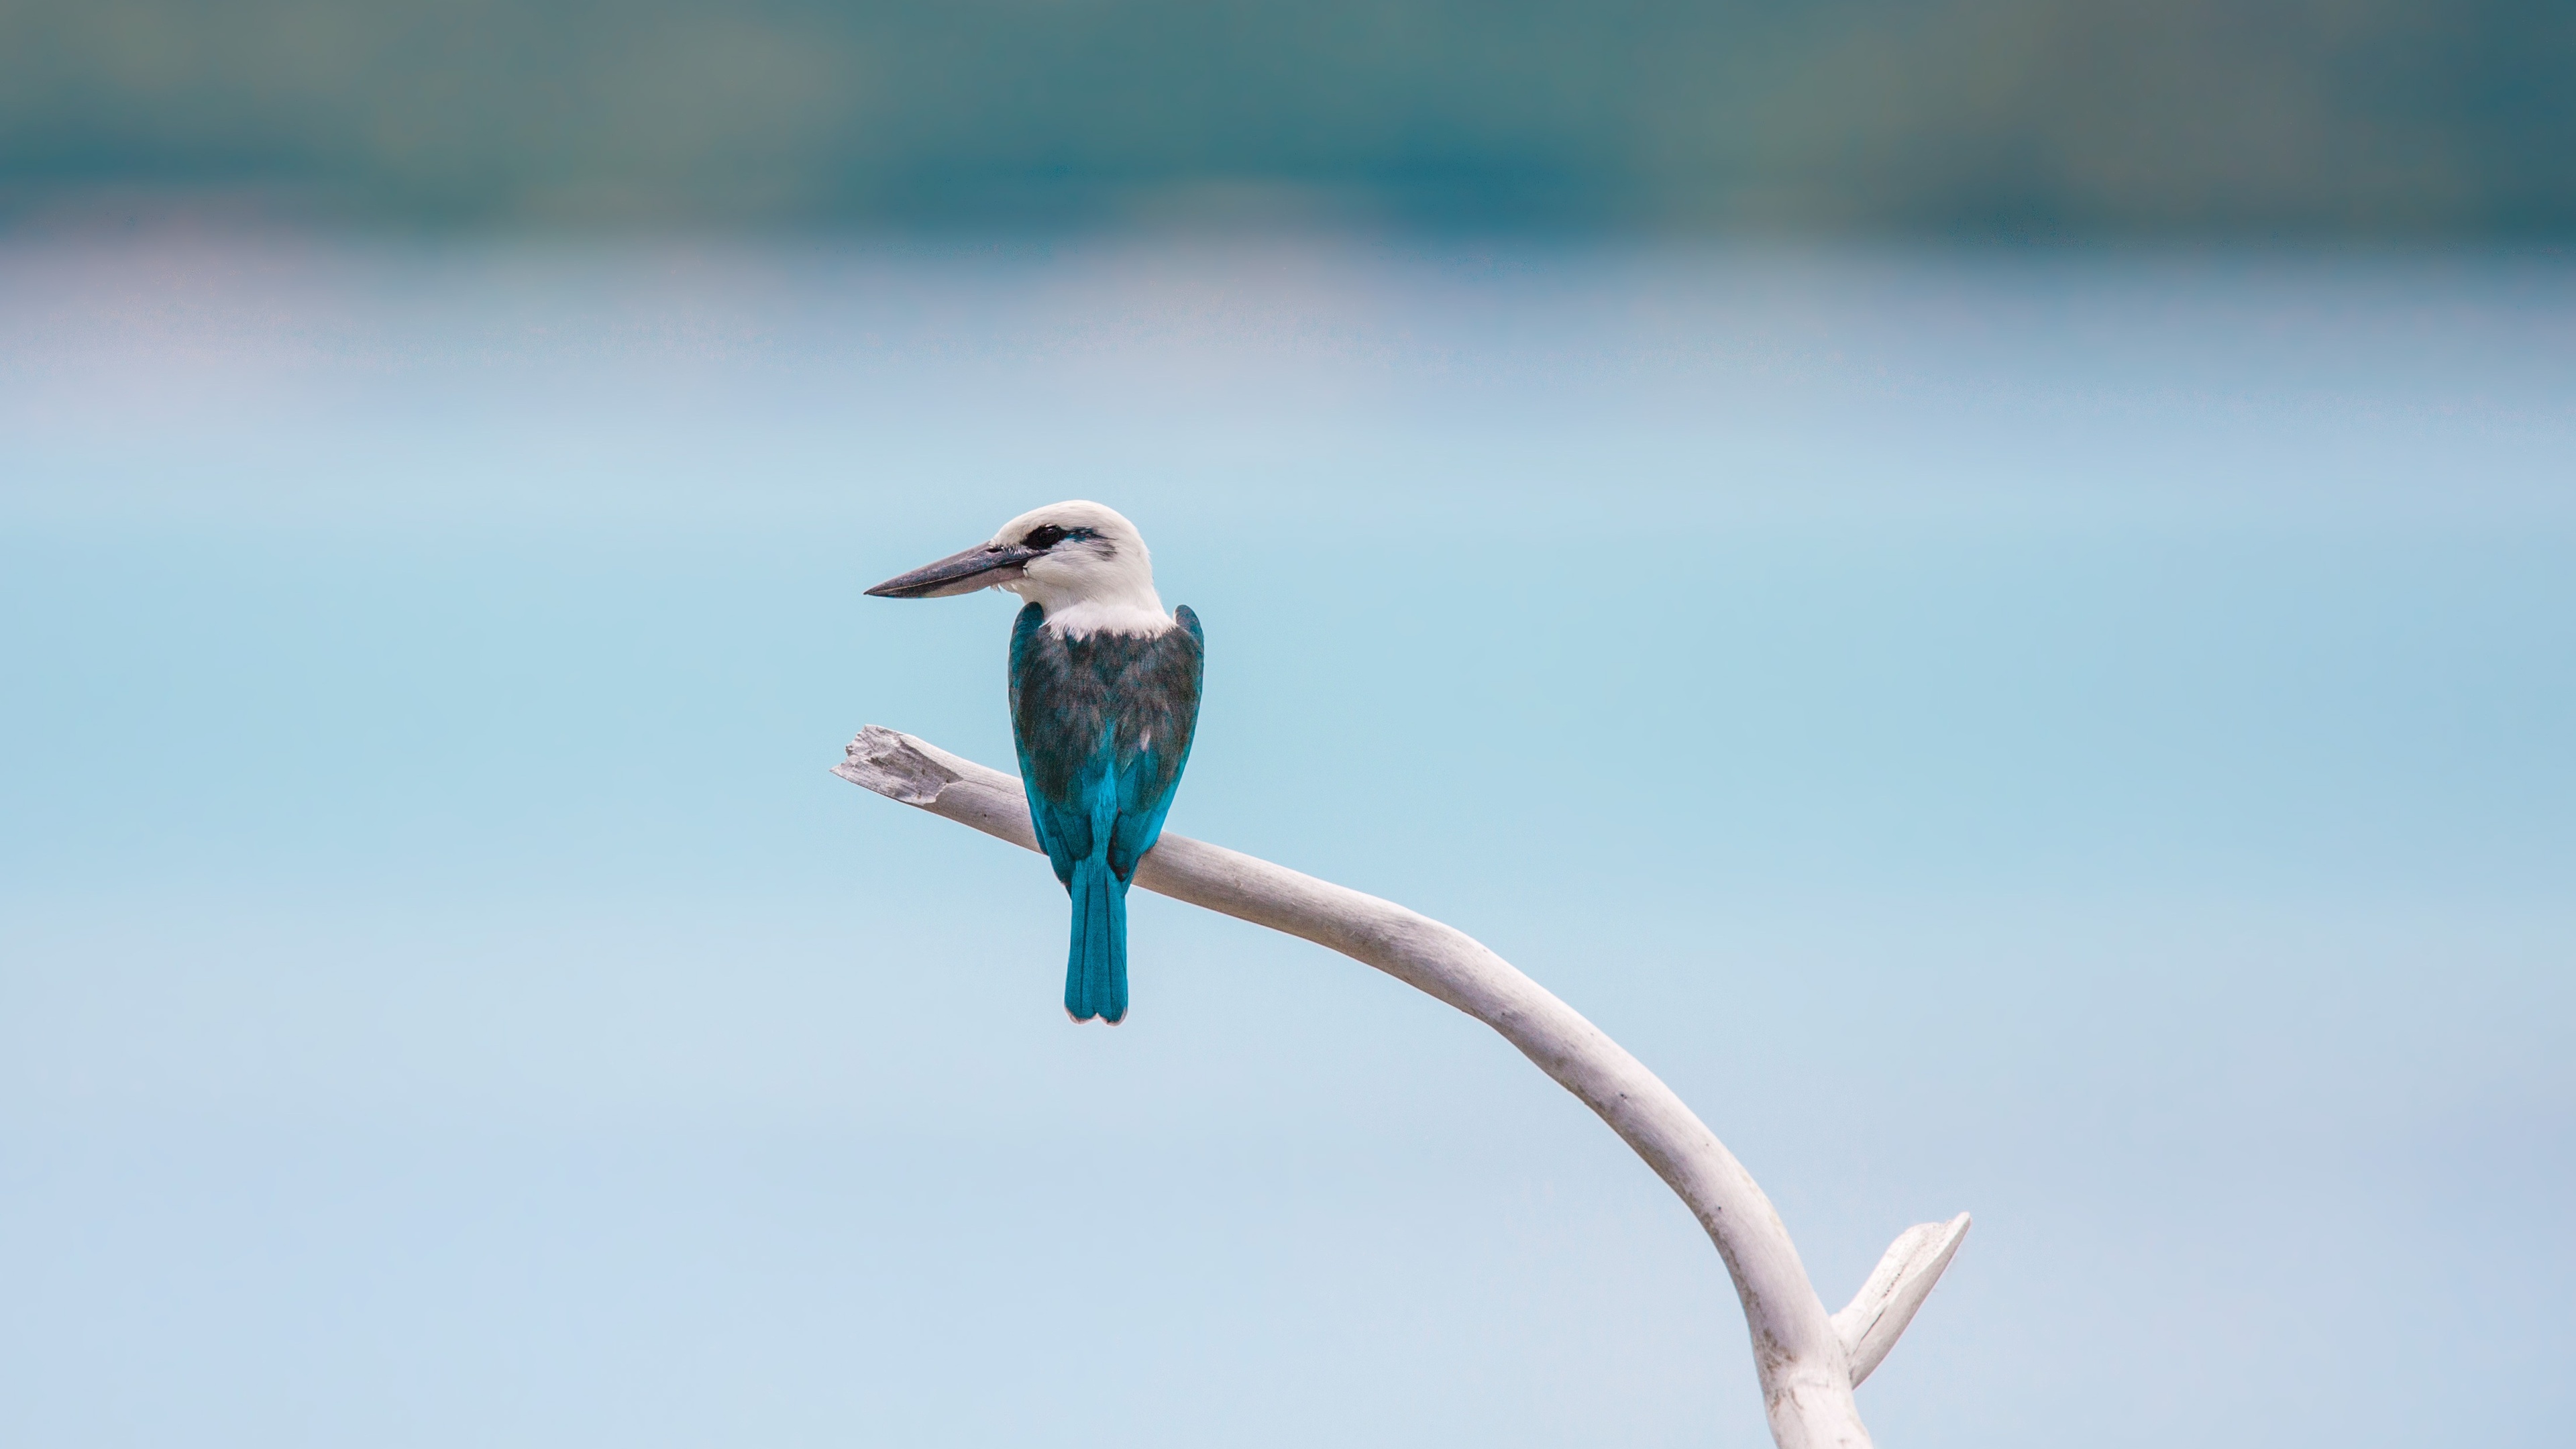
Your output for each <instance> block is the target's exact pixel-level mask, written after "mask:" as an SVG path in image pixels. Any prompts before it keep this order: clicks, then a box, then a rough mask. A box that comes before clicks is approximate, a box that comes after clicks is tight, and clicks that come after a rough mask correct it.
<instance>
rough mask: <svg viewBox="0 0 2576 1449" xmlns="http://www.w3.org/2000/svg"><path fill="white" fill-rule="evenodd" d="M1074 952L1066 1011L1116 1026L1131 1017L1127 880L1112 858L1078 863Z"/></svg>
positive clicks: (1066, 979)
mask: <svg viewBox="0 0 2576 1449" xmlns="http://www.w3.org/2000/svg"><path fill="white" fill-rule="evenodd" d="M1069 889H1070V890H1071V891H1072V893H1073V952H1072V954H1071V955H1070V956H1069V957H1067V958H1066V960H1065V964H1064V1009H1065V1011H1066V1012H1067V1013H1069V1014H1070V1015H1071V1016H1072V1017H1073V1019H1074V1020H1076V1021H1089V1020H1091V1019H1092V1018H1093V1017H1095V1016H1096V1017H1099V1018H1100V1019H1101V1020H1102V1021H1105V1022H1109V1023H1111V1024H1112V1025H1115V1024H1117V1023H1118V1022H1119V1021H1121V1020H1124V1019H1125V1017H1126V1015H1127V882H1125V881H1123V880H1120V879H1119V878H1118V876H1117V874H1116V873H1115V872H1113V871H1111V870H1110V869H1109V861H1108V859H1107V858H1106V857H1095V858H1093V859H1090V860H1078V861H1075V862H1074V865H1073V884H1072V885H1071V887H1069Z"/></svg>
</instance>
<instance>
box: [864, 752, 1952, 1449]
mask: <svg viewBox="0 0 2576 1449" xmlns="http://www.w3.org/2000/svg"><path fill="white" fill-rule="evenodd" d="M833 773H835V774H838V775H840V776H841V777H842V778H843V779H846V780H849V781H851V782H852V783H854V784H859V785H864V786H866V787H867V788H868V789H870V790H873V791H875V792H876V793H878V794H880V795H883V796H886V797H887V798H889V799H893V800H900V801H902V802H903V803H904V804H906V805H914V806H918V807H920V808H921V809H924V810H927V811H929V812H930V813H932V814H934V815H940V816H944V817H946V818H948V819H950V820H954V821H957V822H958V823H960V824H963V825H971V826H973V827H975V828H976V829H978V830H981V831H983V832H984V833H986V834H988V835H994V836H999V837H1000V838H1002V839H1004V840H1007V841H1009V842H1011V843H1012V844H1014V845H1017V846H1019V847H1021V848H1022V849H1025V850H1036V849H1037V848H1038V843H1037V836H1036V834H1035V832H1034V831H1032V830H1031V829H1030V826H1029V810H1028V801H1027V798H1026V797H1025V795H1023V793H1022V792H1021V789H1020V782H1019V779H1018V777H1016V776H1013V775H1006V774H1003V773H1002V772H1001V771H999V770H993V769H988V768H986V767H985V766H982V765H979V764H976V763H975V762H974V761H972V760H965V759H960V758H958V757H957V756H955V755H952V754H949V753H948V752H947V751H945V750H942V749H940V748H938V747H937V746H935V745H932V744H929V743H927V742H925V741H922V740H917V739H914V738H913V737H912V736H910V735H906V734H901V733H898V732H897V731H894V730H890V729H885V728H883V727H881V726H878V725H870V726H868V727H867V728H866V729H864V730H862V731H860V733H859V737H858V738H857V739H855V740H853V741H851V743H850V747H849V752H848V758H846V759H845V760H844V761H843V762H842V763H841V764H839V765H836V766H834V767H833ZM1136 884H1138V885H1140V886H1143V887H1144V888H1145V889H1147V890H1149V891H1153V892H1155V893H1157V894H1160V895H1166V896H1170V897H1172V898H1173V899H1175V900H1181V901H1187V902H1189V903H1190V904H1192V905H1197V906H1204V907H1206V908H1207V909H1209V910H1212V911H1220V912H1223V913H1224V914H1226V915H1229V916H1234V917H1237V918H1239V919H1242V920H1246V921H1251V922H1253V923H1254V924H1256V925H1262V926H1268V927H1270V928H1271V929H1272V930H1276V931H1285V932H1287V933H1288V934H1289V935H1292V936H1301V937H1304V938H1305V939H1306V940H1309V941H1313V942H1315V943H1316V944H1318V945H1321V946H1328V947H1330V948H1332V949H1333V950H1335V951H1339V952H1341V953H1342V954H1343V955H1345V956H1349V957H1351V958H1352V959H1353V960H1356V961H1360V962H1364V963H1366V964H1367V965H1370V966H1374V967H1376V968H1377V969H1378V970H1380V971H1383V972H1385V973H1387V974H1388V975H1390V976H1393V977H1395V978H1396V979H1397V980H1399V981H1402V982H1404V983H1405V984H1407V985H1409V986H1413V987H1415V988H1417V989H1419V990H1422V991H1425V992H1428V993H1430V994H1431V995H1433V996H1436V997H1438V998H1439V999H1441V1000H1442V1001H1445V1002H1447V1003H1449V1004H1450V1005H1451V1006H1454V1007H1456V1008H1458V1009H1459V1010H1460V1011H1463V1012H1465V1013H1467V1014H1468V1015H1469V1016H1472V1017H1474V1018H1476V1019H1477V1020H1478V1021H1481V1022H1483V1023H1485V1024H1486V1025H1487V1026H1490V1027H1492V1028H1493V1029H1494V1030H1495V1031H1497V1032H1500V1033H1502V1035H1503V1038H1504V1040H1506V1041H1509V1042H1510V1043H1511V1044H1512V1045H1513V1046H1515V1047H1518V1048H1520V1050H1521V1052H1522V1054H1523V1055H1525V1056H1527V1057H1528V1058H1529V1059H1530V1060H1531V1061H1532V1062H1535V1063H1537V1064H1538V1067H1539V1070H1541V1071H1543V1072H1546V1073H1547V1074H1548V1075H1549V1076H1551V1077H1554V1078H1555V1079H1556V1080H1557V1082H1558V1083H1559V1084H1560V1085H1562V1086H1563V1087H1564V1088H1565V1089H1566V1090H1567V1091H1570V1092H1572V1093H1573V1094H1574V1095H1575V1096H1577V1097H1579V1098H1581V1099H1582V1100H1583V1103H1584V1105H1586V1106H1588V1107H1590V1108H1591V1109H1592V1110H1593V1111H1594V1112H1597V1113H1599V1114H1600V1116H1601V1120H1602V1121H1604V1122H1607V1123H1608V1124H1610V1129H1611V1130H1612V1131H1614V1132H1616V1133H1618V1134H1619V1136H1620V1137H1621V1138H1622V1139H1623V1140H1624V1141H1626V1142H1627V1144H1628V1145H1629V1146H1630V1147H1632V1148H1634V1149H1635V1150H1636V1153H1637V1155H1638V1156H1640V1157H1642V1158H1644V1159H1645V1160H1646V1165H1647V1166H1649V1167H1651V1168H1653V1169H1654V1171H1655V1175H1656V1176H1658V1177H1661V1178H1662V1179H1663V1180H1664V1181H1665V1183H1666V1184H1668V1185H1669V1186H1671V1188H1672V1190H1673V1191H1674V1192H1675V1193H1677V1194H1679V1195H1680V1197H1681V1200H1682V1201H1683V1202H1684V1203H1686V1204H1688V1205H1689V1207H1690V1210H1691V1212H1692V1214H1693V1215H1695V1216H1696V1217H1698V1219H1699V1221H1700V1225H1701V1226H1702V1227H1704V1228H1705V1229H1707V1231H1708V1235H1709V1239H1710V1241H1712V1242H1714V1243H1715V1244H1716V1245H1717V1252H1718V1256H1719V1257H1720V1258H1722V1259H1723V1260H1725V1263H1726V1270H1727V1272H1728V1274H1729V1275H1730V1276H1732V1277H1733V1278H1734V1280H1735V1291H1736V1296H1737V1297H1738V1298H1739V1299H1740V1300H1742V1302H1743V1305H1744V1318H1745V1323H1746V1325H1747V1326H1748V1327H1749V1329H1750V1330H1751V1333H1752V1338H1753V1361H1754V1366H1755V1368H1756V1370H1757V1371H1758V1372H1759V1373H1760V1375H1761V1380H1762V1396H1763V1404H1764V1408H1765V1410H1766V1412H1767V1413H1768V1415H1769V1417H1770V1421H1771V1436H1772V1438H1773V1439H1774V1440H1776V1441H1777V1442H1778V1443H1779V1444H1780V1446H1781V1449H1866V1446H1867V1445H1868V1444H1869V1431H1868V1430H1867V1429H1865V1428H1863V1427H1862V1425H1861V1420H1860V1411H1859V1408H1858V1407H1857V1406H1856V1405H1855V1404H1854V1403H1853V1401H1852V1389H1853V1387H1854V1386H1856V1385H1857V1384H1859V1382H1860V1381H1861V1380H1862V1379H1864V1378H1866V1377H1868V1375H1869V1372H1870V1370H1872V1369H1874V1368H1876V1367H1877V1366H1878V1364H1879V1362H1880V1361H1881V1360H1882V1359H1884V1358H1886V1357H1887V1351H1888V1350H1889V1349H1890V1348H1892V1347H1894V1346H1895V1343H1896V1339H1897V1336H1898V1335H1899V1334H1902V1333H1903V1332H1904V1331H1905V1326H1906V1324H1907V1323H1909V1322H1911V1321H1912V1319H1913V1317H1914V1310H1915V1309H1916V1308H1918V1307H1920V1306H1922V1303H1923V1298H1924V1295H1926V1294H1928V1293H1930V1292H1931V1291H1932V1285H1933V1284H1934V1283H1935V1282H1937V1281H1938V1280H1939V1279H1940V1276H1941V1272H1942V1270H1943V1269H1944V1268H1947V1267H1948V1266H1949V1263H1950V1257H1951V1255H1952V1254H1953V1253H1955V1252H1957V1251H1958V1246H1959V1240H1960V1238H1961V1237H1962V1236H1964V1235H1965V1234H1966V1232H1967V1231H1968V1215H1967V1214H1965V1213H1961V1214H1960V1215H1959V1216H1957V1217H1955V1218H1953V1219H1951V1220H1950V1221H1949V1222H1947V1223H1923V1224H1919V1225H1917V1226H1915V1227H1911V1228H1908V1229H1906V1230H1905V1232H1904V1233H1902V1234H1901V1235H1899V1236H1898V1238H1897V1240H1896V1242H1895V1244H1894V1245H1893V1246H1891V1247H1890V1248H1889V1249H1888V1250H1887V1256H1886V1257H1885V1258H1883V1259H1882V1260H1881V1261H1880V1263H1879V1265H1878V1268H1877V1269H1876V1271H1874V1272H1872V1273H1871V1274H1870V1276H1869V1281H1868V1282H1867V1283H1866V1284H1864V1285H1863V1286H1862V1288H1861V1291H1860V1293H1859V1295H1858V1296H1857V1297H1855V1298H1853V1299H1852V1301H1851V1304H1850V1306H1849V1307H1846V1308H1845V1309H1843V1311H1842V1312H1841V1313H1838V1314H1834V1315H1831V1316H1828V1315H1827V1314H1826V1312H1825V1306H1824V1303H1823V1301H1822V1300H1821V1299H1819V1298H1818V1297H1817V1296H1816V1290H1815V1289H1814V1287H1813V1286H1811V1285H1810V1284H1809V1282H1808V1280H1807V1271H1806V1269H1805V1267H1804V1266H1802V1265H1801V1264H1800V1263H1799V1261H1798V1250H1797V1248H1796V1246H1795V1245H1793V1244H1792V1243H1791V1242H1790V1241H1789V1230H1788V1228H1787V1227H1786V1226H1785V1225H1784V1224H1782V1223H1781V1221H1780V1214H1779V1213H1778V1211H1776V1210H1775V1209H1774V1208H1773V1207H1772V1206H1771V1200H1770V1199H1769V1198H1767V1197H1765V1196H1763V1194H1762V1189H1761V1188H1760V1187H1759V1186H1757V1185H1755V1183H1754V1181H1753V1178H1752V1175H1751V1174H1749V1173H1747V1172H1746V1171H1745V1170H1744V1166H1743V1164H1741V1163H1739V1162H1737V1161H1736V1160H1735V1157H1734V1154H1732V1153H1730V1152H1728V1151H1727V1150H1726V1148H1725V1146H1724V1144H1722V1143H1720V1142H1719V1141H1718V1140H1717V1137H1716V1135H1715V1134H1713V1133H1711V1132H1710V1131H1709V1130H1708V1128H1707V1127H1705V1126H1703V1125H1702V1124H1701V1122H1700V1120H1699V1118H1698V1117H1696V1116H1694V1115H1692V1113H1691V1110H1690V1108H1689V1107H1687V1106H1685V1105H1683V1103H1682V1100H1681V1098H1679V1097H1677V1096H1675V1095H1674V1094H1673V1091H1672V1089H1671V1088H1669V1087H1667V1086H1665V1085H1664V1084H1663V1082H1662V1081H1661V1080H1659V1079H1658V1078H1657V1077H1656V1076H1655V1074H1654V1073H1652V1072H1650V1071H1647V1070H1646V1068H1645V1066H1644V1065H1643V1064H1642V1063H1640V1062H1639V1061H1638V1060H1637V1059H1636V1058H1635V1057H1632V1056H1630V1055H1629V1054H1628V1053H1627V1051H1626V1050H1625V1049H1624V1048H1622V1047H1621V1046H1620V1045H1619V1044H1618V1043H1617V1042H1614V1041H1612V1040H1611V1039H1610V1038H1609V1037H1607V1036H1605V1035H1603V1034H1602V1032H1601V1029H1600V1028H1599V1027H1596V1026H1594V1025H1593V1024H1592V1023H1591V1022H1589V1021H1586V1020H1584V1019H1583V1017H1582V1016H1581V1015H1579V1014H1577V1013H1576V1012H1575V1010H1574V1009H1573V1008H1572V1007H1570V1006H1567V1005H1566V1004H1565V1003H1564V1002H1562V1001H1559V1000H1557V999H1556V998H1555V997H1554V996H1552V995H1550V994H1548V992H1547V991H1546V990H1544V989H1543V988H1541V987H1540V986H1539V985H1538V983H1537V982H1534V981H1532V980H1530V979H1529V978H1528V977H1527V976H1524V975H1522V974H1521V973H1520V971H1519V970H1517V969H1515V968H1514V967H1513V966H1512V964H1511V963H1510V962H1508V961H1505V960H1504V959H1503V958H1502V957H1500V956H1497V955H1495V954H1494V953H1493V952H1491V951H1489V950H1487V949H1485V947H1484V946H1482V945H1480V944H1478V943H1477V942H1476V941H1475V940H1474V939H1472V938H1470V937H1469V936H1467V935H1466V934H1465V933H1464V932H1462V931H1458V930H1455V929H1453V928H1451V927H1449V926H1445V925H1442V924H1441V923H1440V922H1438V921H1435V920H1432V919H1431V918H1429V917H1428V916H1422V915H1418V914H1416V913H1414V912H1412V911H1408V910H1406V909H1405V908H1404V907H1402V906H1399V905H1396V904H1394V903H1392V902H1390V901H1382V900H1379V899H1378V898H1377V897H1375V896H1370V895H1363V894H1361V893H1360V892H1358V891H1355V890H1350V889H1347V888H1345V887H1342V886H1337V885H1334V884H1331V883H1330V882H1328V881H1320V880H1317V879H1315V878H1314V877H1312V876H1308V875H1300V874H1299V873H1297V872H1296V871H1293V870H1289V869H1287V868H1286V867H1284V866H1277V865H1272V864H1271V863H1270V862H1268V861H1265V860H1256V859H1254V858H1253V857H1251V856H1248V855H1243V854H1239V853H1237V852H1235V851H1231V850H1227V849H1225V848H1224V847H1222V846H1216V845H1209V844H1207V843H1206V842H1204V841H1198V840H1191V839H1189V838H1188V837H1186V836H1180V835H1169V834H1167V835H1165V836H1164V837H1163V838H1162V841H1161V843H1160V844H1158V845H1156V846H1155V847H1154V848H1153V850H1151V851H1149V852H1147V854H1146V856H1145V858H1144V859H1143V860H1142V861H1141V862H1139V863H1138V864H1137V867H1136Z"/></svg>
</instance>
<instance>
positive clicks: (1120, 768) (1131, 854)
mask: <svg viewBox="0 0 2576 1449" xmlns="http://www.w3.org/2000/svg"><path fill="white" fill-rule="evenodd" d="M978 589H1007V590H1009V591H1010V592H1012V593H1015V594H1017V595H1019V596H1020V597H1021V598H1024V599H1026V600H1028V601H1029V602H1028V604H1027V606H1026V607H1024V608H1022V609H1021V610H1020V617H1019V622H1018V623H1016V624H1014V625H1013V626H1012V627H1011V737H1012V739H1013V740H1014V741H1015V742H1016V743H1017V744H1018V746H1019V754H1020V783H1021V785H1022V786H1023V787H1024V788H1026V789H1027V791H1028V795H1029V818H1030V819H1031V820H1032V821H1034V822H1035V823H1036V825H1037V832H1038V844H1039V845H1041V846H1044V847H1045V848H1046V853H1047V860H1048V861H1049V862H1050V863H1051V864H1053V865H1054V866H1055V878H1056V879H1057V880H1059V881H1062V882H1063V883H1064V888H1065V890H1066V891H1067V892H1068V893H1069V894H1070V895H1071V896H1072V897H1073V947H1072V951H1071V953H1070V955H1069V956H1068V957H1067V959H1066V961H1065V967H1064V1009H1065V1011H1066V1012H1067V1013H1069V1014H1070V1015H1071V1016H1072V1017H1073V1019H1074V1020H1076V1021H1089V1020H1090V1019H1091V1018H1093V1017H1095V1016H1097V1017H1099V1018H1100V1019H1101V1020H1103V1021H1106V1022H1111V1023H1116V1022H1118V1021H1120V1020H1122V1019H1124V1018H1125V1017H1126V1015H1127V883H1128V882H1129V881H1130V880H1133V879H1134V878H1135V875H1136V862H1137V860H1138V859H1140V858H1141V857H1143V855H1144V854H1145V852H1146V851H1148V850H1151V849H1153V848H1154V841H1155V840H1156V839H1157V838H1158V837H1160V836H1161V835H1162V833H1163V816H1164V813H1165V812H1167V811H1169V810H1170V809H1171V808H1172V795H1173V792H1174V791H1176V790H1178V789H1179V788H1180V783H1181V768H1182V767H1183V766H1184V765H1187V764H1188V763H1189V759H1190V741H1191V738H1192V737H1193V736H1195V735H1196V734H1197V732H1198V724H1199V682H1200V679H1201V677H1202V674H1203V672H1204V671H1203V667H1202V666H1203V662H1204V657H1205V643H1206V641H1205V639H1204V638H1203V636H1201V634H1200V633H1199V619H1198V615H1196V614H1193V613H1191V612H1190V611H1189V609H1188V607H1187V606H1186V605H1185V606H1183V607H1182V608H1180V609H1178V610H1176V611H1174V612H1173V613H1169V614H1166V613H1164V612H1163V600H1162V596H1161V595H1159V594H1157V593H1155V592H1154V561H1153V557H1152V555H1150V554H1148V553H1147V552H1146V551H1145V540H1144V538H1143V536H1142V535H1140V534H1138V533H1137V532H1136V525H1134V524H1132V523H1129V522H1128V521H1127V520H1126V519H1125V518H1124V517H1122V516H1121V515H1120V514H1119V513H1118V512H1117V510H1115V509H1112V508H1106V507H1103V506H1102V505H1100V504H1097V503H1085V502H1082V501H1080V500H1076V501H1074V502H1070V503H1055V504H1049V505H1048V506H1047V507H1044V508H1040V509H1037V510H1035V511H1033V512H1029V513H1023V514H1021V515H1020V516H1019V517H1017V518H1014V519H1012V520H1011V521H1010V522H1008V523H1005V524H1003V525H1002V529H1001V532H999V533H996V534H994V535H993V538H992V541H991V542H989V543H979V544H977V545H975V546H974V547H973V548H970V549H966V550H965V551H963V552H960V553H953V554H950V555H949V556H948V557H946V558H944V559H941V560H939V561H938V562H937V563H930V564H924V565H922V566H921V567H920V568H917V569H914V570H913V571H912V572H910V573H908V574H898V575H896V576H895V577H893V578H890V579H888V580H886V581H885V582H884V583H881V584H879V585H877V586H876V587H875V588H873V589H870V590H868V592H869V593H870V594H871V595H873V596H875V597H877V598H884V599H937V598H945V597H947V596H948V595H951V594H970V593H973V592H975V591H976V590H978Z"/></svg>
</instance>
